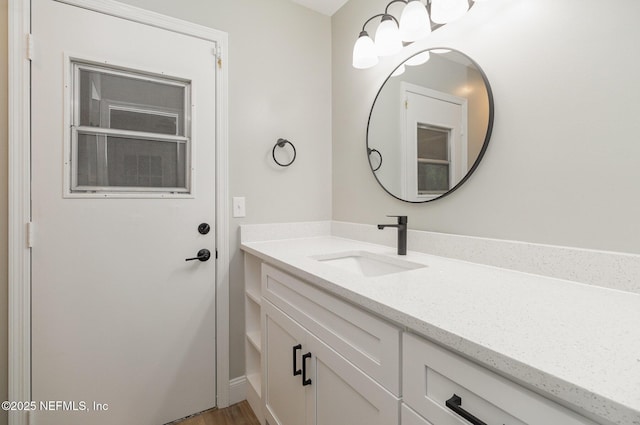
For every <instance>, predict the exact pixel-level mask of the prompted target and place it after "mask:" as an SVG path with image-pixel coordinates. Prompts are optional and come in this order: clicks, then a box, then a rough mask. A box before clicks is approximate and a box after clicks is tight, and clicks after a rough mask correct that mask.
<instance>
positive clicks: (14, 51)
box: [8, 0, 230, 425]
mask: <svg viewBox="0 0 640 425" xmlns="http://www.w3.org/2000/svg"><path fill="white" fill-rule="evenodd" d="M55 1H59V2H61V3H66V4H69V5H73V6H78V7H82V8H85V9H89V10H93V11H95V12H99V13H104V14H107V15H111V16H116V17H119V18H123V19H127V20H130V21H133V22H137V23H140V24H144V25H151V26H154V27H157V28H161V29H164V30H168V31H172V32H176V33H180V34H183V35H187V36H190V37H197V38H200V39H204V40H208V41H212V42H214V43H215V45H216V49H215V50H216V52H215V54H216V55H217V57H218V71H217V78H216V208H215V209H216V211H215V214H216V224H215V237H216V250H217V256H218V258H217V261H216V263H217V266H216V397H217V400H216V405H217V406H218V407H226V406H228V405H229V396H230V381H229V325H228V324H229V263H230V252H229V207H228V203H229V201H228V199H229V179H228V175H229V157H228V152H229V149H228V144H229V140H228V138H229V130H228V60H227V47H228V34H227V33H226V32H223V31H218V30H215V29H212V28H209V27H205V26H202V25H198V24H194V23H191V22H187V21H183V20H181V19H177V18H173V17H170V16H166V15H162V14H159V13H156V12H151V11H148V10H145V9H141V8H137V7H133V6H129V5H126V4H123V3H119V2H116V1H113V0H55ZM30 22H31V1H30V0H9V4H8V37H9V45H8V50H9V58H8V59H9V69H8V71H9V72H8V77H9V78H8V83H9V93H8V94H9V97H8V124H9V125H8V127H9V128H8V136H9V152H8V161H9V170H8V171H9V188H8V190H9V198H8V203H9V223H8V227H9V229H8V231H9V240H8V248H9V258H8V266H9V270H8V278H9V294H8V295H9V299H8V301H9V317H8V319H9V341H8V342H9V400H16V401H28V400H31V249H30V239H31V235H30V233H31V230H30V229H33V226H30V225H29V223H30V221H31V202H30V199H31V155H30V148H31V131H30V127H31V113H30V110H31V102H30V99H31V92H30V78H31V61H30V58H29V56H30V55H31V54H32V52H33V48H32V47H33V46H31V37H30V33H31V25H30ZM28 423H29V417H28V412H9V425H27V424H28Z"/></svg>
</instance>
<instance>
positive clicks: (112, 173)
mask: <svg viewBox="0 0 640 425" xmlns="http://www.w3.org/2000/svg"><path fill="white" fill-rule="evenodd" d="M72 76H73V79H72V85H73V88H72V90H71V93H72V97H73V98H72V105H73V108H72V109H73V112H72V134H71V156H72V157H71V165H72V166H71V174H72V175H71V192H75V193H96V192H99V193H101V192H105V193H109V192H120V193H122V192H133V193H157V194H161V193H176V194H185V193H190V169H191V167H190V162H191V161H190V153H191V145H190V143H191V139H190V133H191V131H190V123H191V117H190V108H189V105H190V99H189V98H190V89H191V87H190V83H189V82H187V81H181V80H174V79H170V78H165V77H158V76H155V75H148V74H144V73H138V72H134V71H129V70H121V69H115V68H109V67H103V66H97V65H93V64H86V63H80V62H73V63H72Z"/></svg>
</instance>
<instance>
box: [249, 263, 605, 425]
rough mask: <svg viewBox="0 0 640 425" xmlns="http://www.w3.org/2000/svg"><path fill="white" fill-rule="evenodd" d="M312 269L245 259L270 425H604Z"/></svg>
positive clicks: (253, 391)
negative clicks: (330, 286) (369, 304)
mask: <svg viewBox="0 0 640 425" xmlns="http://www.w3.org/2000/svg"><path fill="white" fill-rule="evenodd" d="M297 276H300V277H301V278H299V277H297ZM305 276H306V275H305V274H304V273H301V274H300V275H296V276H292V275H291V274H289V273H286V272H283V271H282V270H280V269H277V268H275V267H273V266H271V265H270V264H267V263H265V262H263V261H262V260H260V259H258V258H257V257H254V256H251V255H247V257H245V279H246V280H247V282H246V293H247V296H246V308H247V312H246V319H247V324H246V326H247V381H248V383H249V385H248V391H247V399H248V400H249V402H250V404H251V406H252V408H253V410H254V412H255V413H256V415H257V416H258V418H259V420H260V422H261V423H262V424H268V425H354V424H367V425H469V424H474V425H486V424H491V425H496V424H498V425H499V424H507V425H549V424H558V425H560V424H561V425H597V423H596V422H593V421H592V420H590V419H587V418H585V417H584V416H581V415H579V414H578V413H575V412H574V411H572V410H569V409H567V408H565V407H564V406H561V405H559V404H557V403H555V402H553V401H551V400H549V399H547V398H545V397H542V396H540V395H539V394H537V393H534V392H533V391H530V390H529V389H527V388H525V387H523V386H522V385H519V384H517V383H515V382H513V381H511V380H508V379H506V378H504V377H502V376H500V375H498V374H496V373H494V372H493V371H491V370H489V369H487V368H485V367H483V366H480V365H479V364H477V363H475V362H472V361H470V360H468V359H467V358H464V357H462V356H461V355H459V354H457V353H455V352H453V351H451V350H449V349H446V348H443V347H442V346H440V345H437V344H435V343H433V342H431V341H429V340H427V339H425V338H423V337H422V336H420V335H417V334H414V333H412V331H411V330H409V329H406V328H405V329H400V328H399V327H398V326H396V325H395V324H392V323H391V322H390V321H389V320H386V319H384V318H382V317H381V316H377V315H373V314H371V313H369V312H367V311H365V310H364V309H362V308H360V307H357V306H355V305H353V304H351V303H348V302H346V301H344V300H343V299H342V298H340V293H339V292H336V293H335V294H332V293H330V292H328V291H324V290H321V289H320V288H319V287H317V286H315V285H313V284H310V283H308V282H305V280H304V279H308V280H309V281H313V276H311V277H305ZM600 423H601V424H610V423H611V422H600Z"/></svg>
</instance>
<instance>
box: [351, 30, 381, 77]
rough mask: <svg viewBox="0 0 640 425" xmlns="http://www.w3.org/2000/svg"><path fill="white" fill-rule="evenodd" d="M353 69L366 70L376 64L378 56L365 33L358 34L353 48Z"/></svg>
mask: <svg viewBox="0 0 640 425" xmlns="http://www.w3.org/2000/svg"><path fill="white" fill-rule="evenodd" d="M352 63H353V67H354V68H358V69H366V68H371V67H372V66H375V65H376V64H377V63H378V54H377V52H376V46H375V44H374V43H373V40H372V39H371V37H369V34H367V32H366V31H362V32H361V33H360V37H358V39H357V40H356V44H355V45H354V46H353V62H352Z"/></svg>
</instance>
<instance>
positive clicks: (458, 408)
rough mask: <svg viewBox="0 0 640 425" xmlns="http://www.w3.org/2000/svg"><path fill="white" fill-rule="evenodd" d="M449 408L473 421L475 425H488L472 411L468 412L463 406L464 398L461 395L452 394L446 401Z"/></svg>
mask: <svg viewBox="0 0 640 425" xmlns="http://www.w3.org/2000/svg"><path fill="white" fill-rule="evenodd" d="M444 404H445V405H446V406H447V407H448V408H449V409H451V410H453V411H454V412H455V413H457V414H458V415H460V416H462V417H463V418H464V419H466V420H468V421H469V422H471V423H472V424H473V425H487V424H486V423H485V422H482V421H481V420H480V419H478V418H476V417H475V416H473V415H472V414H471V413H469V412H467V411H466V410H464V409H463V408H462V399H461V398H460V396H458V395H456V394H454V395H453V396H451V398H450V399H449V400H447V401H446V402H445V403H444Z"/></svg>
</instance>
